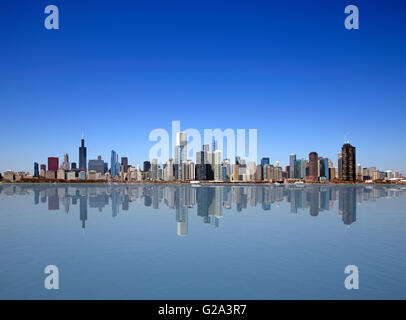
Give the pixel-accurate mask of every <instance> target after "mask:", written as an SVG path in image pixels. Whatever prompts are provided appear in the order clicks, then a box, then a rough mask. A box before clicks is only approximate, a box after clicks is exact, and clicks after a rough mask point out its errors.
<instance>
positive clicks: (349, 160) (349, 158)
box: [341, 143, 356, 181]
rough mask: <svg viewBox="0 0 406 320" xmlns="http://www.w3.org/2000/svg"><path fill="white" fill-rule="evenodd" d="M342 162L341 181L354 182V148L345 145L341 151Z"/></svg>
mask: <svg viewBox="0 0 406 320" xmlns="http://www.w3.org/2000/svg"><path fill="white" fill-rule="evenodd" d="M341 153H342V159H343V160H342V161H343V165H342V166H343V169H342V170H343V173H342V175H343V178H342V179H343V180H344V181H355V180H356V172H355V170H356V167H355V160H356V159H355V147H353V146H352V145H350V144H349V143H345V144H344V145H343V147H342V149H341Z"/></svg>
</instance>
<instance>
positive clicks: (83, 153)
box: [79, 137, 86, 170]
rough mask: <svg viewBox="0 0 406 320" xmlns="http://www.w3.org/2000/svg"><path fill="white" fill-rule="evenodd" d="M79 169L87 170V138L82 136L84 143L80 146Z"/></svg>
mask: <svg viewBox="0 0 406 320" xmlns="http://www.w3.org/2000/svg"><path fill="white" fill-rule="evenodd" d="M79 169H80V170H86V147H85V139H84V138H83V137H82V144H81V146H80V147H79Z"/></svg>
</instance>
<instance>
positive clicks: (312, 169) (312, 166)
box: [309, 152, 319, 181]
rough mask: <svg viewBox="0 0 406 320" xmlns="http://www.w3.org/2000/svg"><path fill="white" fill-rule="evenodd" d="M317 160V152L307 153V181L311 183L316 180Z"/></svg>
mask: <svg viewBox="0 0 406 320" xmlns="http://www.w3.org/2000/svg"><path fill="white" fill-rule="evenodd" d="M318 158H319V156H318V155H317V152H310V153H309V179H311V180H312V181H317V180H318V178H319V177H318V175H319V173H318V164H317V162H318Z"/></svg>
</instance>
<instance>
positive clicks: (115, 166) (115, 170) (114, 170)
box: [110, 150, 120, 178]
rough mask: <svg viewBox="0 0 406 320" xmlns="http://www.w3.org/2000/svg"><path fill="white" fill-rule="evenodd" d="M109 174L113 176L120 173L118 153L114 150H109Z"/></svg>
mask: <svg viewBox="0 0 406 320" xmlns="http://www.w3.org/2000/svg"><path fill="white" fill-rule="evenodd" d="M110 165H111V167H110V174H111V177H112V178H114V177H115V176H117V175H118V174H119V173H120V164H119V163H118V154H117V152H115V151H114V150H111V163H110Z"/></svg>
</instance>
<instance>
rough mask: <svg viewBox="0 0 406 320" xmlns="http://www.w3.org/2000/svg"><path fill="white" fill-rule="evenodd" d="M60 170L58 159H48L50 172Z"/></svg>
mask: <svg viewBox="0 0 406 320" xmlns="http://www.w3.org/2000/svg"><path fill="white" fill-rule="evenodd" d="M58 169H59V159H58V158H56V157H48V171H54V172H55V173H56V172H57V171H58Z"/></svg>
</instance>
